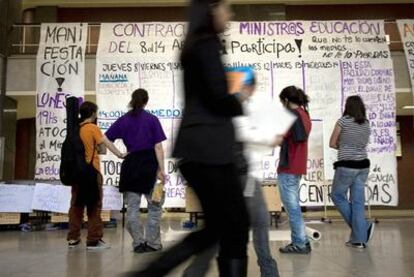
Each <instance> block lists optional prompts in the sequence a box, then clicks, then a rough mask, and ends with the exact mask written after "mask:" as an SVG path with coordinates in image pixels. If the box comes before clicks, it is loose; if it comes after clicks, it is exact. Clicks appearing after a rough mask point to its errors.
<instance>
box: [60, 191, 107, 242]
mask: <svg viewBox="0 0 414 277" xmlns="http://www.w3.org/2000/svg"><path fill="white" fill-rule="evenodd" d="M78 195H79V186H77V185H74V186H72V199H71V201H70V209H69V233H68V237H67V239H68V240H78V239H80V235H81V228H82V222H83V213H84V210H85V207H84V206H79V205H77V204H76V202H77V201H76V200H77V197H78ZM101 211H102V185H99V198H98V201H97V202H96V204H95V205H93V206H90V207H87V211H86V213H87V215H88V236H87V239H86V240H87V242H96V241H98V240H100V239H101V238H102V236H103V223H102V219H101Z"/></svg>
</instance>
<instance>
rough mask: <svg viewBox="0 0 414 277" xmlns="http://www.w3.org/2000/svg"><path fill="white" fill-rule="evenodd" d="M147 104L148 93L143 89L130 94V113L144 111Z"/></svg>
mask: <svg viewBox="0 0 414 277" xmlns="http://www.w3.org/2000/svg"><path fill="white" fill-rule="evenodd" d="M147 103H148V92H147V91H146V90H145V89H142V88H139V89H137V90H135V91H134V92H133V93H132V95H131V101H130V102H129V107H130V109H131V112H137V111H140V110H142V109H144V107H145V105H147Z"/></svg>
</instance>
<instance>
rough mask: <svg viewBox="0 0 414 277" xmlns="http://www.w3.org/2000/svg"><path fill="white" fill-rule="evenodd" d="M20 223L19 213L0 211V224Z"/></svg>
mask: <svg viewBox="0 0 414 277" xmlns="http://www.w3.org/2000/svg"><path fill="white" fill-rule="evenodd" d="M6 224H20V214H19V213H0V225H6Z"/></svg>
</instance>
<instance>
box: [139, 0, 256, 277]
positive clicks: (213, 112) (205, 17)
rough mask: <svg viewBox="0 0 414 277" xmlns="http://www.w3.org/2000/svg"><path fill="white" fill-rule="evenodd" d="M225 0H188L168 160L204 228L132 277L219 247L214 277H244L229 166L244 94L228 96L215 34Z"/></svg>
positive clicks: (240, 223) (241, 212) (244, 236)
mask: <svg viewBox="0 0 414 277" xmlns="http://www.w3.org/2000/svg"><path fill="white" fill-rule="evenodd" d="M230 16H231V12H230V7H229V6H228V4H227V1H225V0H192V2H191V7H190V15H189V29H188V33H187V37H186V40H185V43H184V48H183V51H182V54H181V62H182V65H183V67H184V90H185V108H184V114H183V119H182V122H181V126H180V129H179V132H178V136H177V140H176V144H175V148H174V151H173V156H174V157H175V158H177V159H179V168H180V171H181V173H182V175H183V176H184V178H185V179H186V180H187V181H188V183H189V184H190V185H191V186H192V188H193V189H194V191H195V193H196V194H197V196H198V198H199V200H200V203H201V205H202V208H203V211H204V216H205V217H204V218H205V227H204V228H203V229H201V230H199V231H196V232H193V233H191V234H190V235H188V236H187V237H186V238H184V240H183V241H181V242H180V243H178V244H177V245H175V246H173V247H172V248H170V249H169V250H167V251H166V252H165V253H164V254H163V255H162V256H161V257H160V258H159V259H157V260H156V261H155V262H153V263H152V264H150V265H149V266H148V267H147V269H145V270H143V271H141V272H139V273H136V274H135V275H134V276H164V275H166V274H167V273H168V272H169V271H170V270H171V269H172V268H174V267H175V266H176V265H178V264H179V263H181V262H183V261H185V260H186V259H187V258H189V257H191V256H192V255H194V254H196V253H199V252H201V251H202V250H204V249H206V248H208V247H209V246H212V245H213V244H215V243H217V242H220V252H219V257H218V266H219V271H220V276H240V277H243V276H246V275H247V243H248V229H249V222H248V214H247V209H246V206H245V201H244V198H243V192H242V188H241V183H240V180H239V176H238V174H237V171H236V168H235V165H234V153H233V147H234V145H235V134H234V128H233V124H232V120H231V119H232V117H234V116H238V115H241V114H242V113H243V111H242V106H241V103H240V102H241V101H242V100H244V99H245V98H247V97H248V96H249V95H247V94H248V92H247V91H246V92H243V91H242V92H240V93H237V94H236V95H230V94H229V93H228V87H227V80H226V75H225V71H224V67H223V64H222V62H221V57H220V51H221V49H222V45H221V42H220V40H219V37H218V34H219V33H221V32H223V31H224V29H225V27H226V25H227V23H228V20H229V19H230Z"/></svg>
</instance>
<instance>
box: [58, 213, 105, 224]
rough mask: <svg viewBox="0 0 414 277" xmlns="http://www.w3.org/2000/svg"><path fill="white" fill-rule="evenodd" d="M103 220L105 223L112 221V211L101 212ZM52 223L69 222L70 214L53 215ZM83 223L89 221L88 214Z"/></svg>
mask: <svg viewBox="0 0 414 277" xmlns="http://www.w3.org/2000/svg"><path fill="white" fill-rule="evenodd" d="M101 218H102V221H103V222H108V221H110V220H111V211H102V212H101ZM50 221H51V222H52V223H64V222H68V221H69V217H68V214H60V213H52V215H51V217H50ZM83 221H85V222H87V221H88V216H87V215H86V212H85V213H84V215H83Z"/></svg>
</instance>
